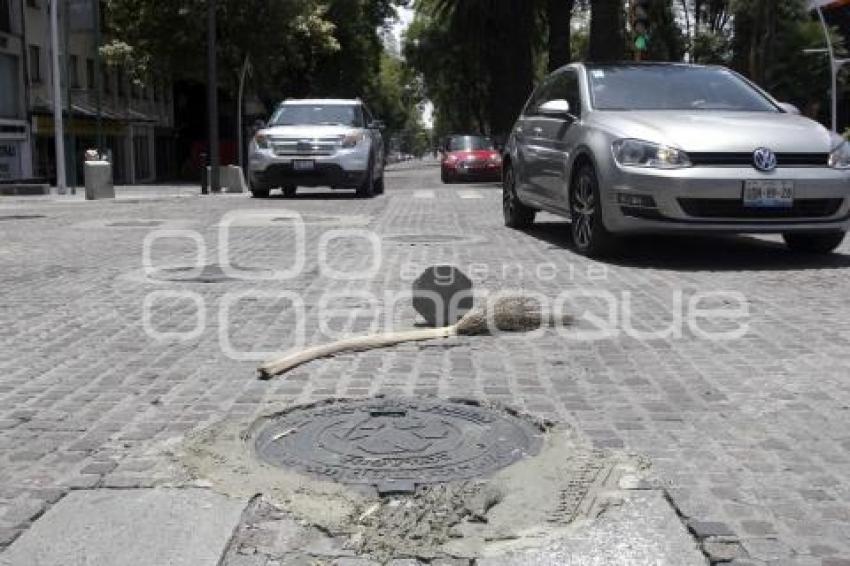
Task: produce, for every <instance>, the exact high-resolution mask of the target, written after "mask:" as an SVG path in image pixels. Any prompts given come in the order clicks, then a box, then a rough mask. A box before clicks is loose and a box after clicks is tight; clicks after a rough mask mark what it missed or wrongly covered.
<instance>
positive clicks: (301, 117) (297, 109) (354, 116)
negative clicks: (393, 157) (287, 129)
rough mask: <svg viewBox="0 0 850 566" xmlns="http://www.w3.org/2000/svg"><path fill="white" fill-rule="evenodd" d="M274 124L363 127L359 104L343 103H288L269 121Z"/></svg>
mask: <svg viewBox="0 0 850 566" xmlns="http://www.w3.org/2000/svg"><path fill="white" fill-rule="evenodd" d="M269 124H270V125H272V126H301V125H305V126H319V125H322V126H353V127H355V128H362V127H363V113H362V112H361V111H360V107H359V106H355V105H350V106H349V105H342V104H286V105H283V106H281V107H280V108H278V109H277V111H276V112H275V113H274V115H273V116H272V119H271V120H270V121H269Z"/></svg>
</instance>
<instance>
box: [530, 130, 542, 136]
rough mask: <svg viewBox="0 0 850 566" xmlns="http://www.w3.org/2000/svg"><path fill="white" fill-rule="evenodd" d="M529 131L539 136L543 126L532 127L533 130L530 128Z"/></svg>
mask: <svg viewBox="0 0 850 566" xmlns="http://www.w3.org/2000/svg"><path fill="white" fill-rule="evenodd" d="M531 131H532V132H534V133H535V134H536V135H538V136H539V135H540V134H542V133H543V128H534V129H533V130H531Z"/></svg>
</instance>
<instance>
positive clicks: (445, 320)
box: [413, 265, 473, 327]
mask: <svg viewBox="0 0 850 566" xmlns="http://www.w3.org/2000/svg"><path fill="white" fill-rule="evenodd" d="M472 304H473V303H472V281H471V280H470V279H469V277H467V276H466V275H465V274H464V273H463V272H462V271H461V270H460V269H458V268H457V267H454V266H453V265H434V266H431V267H429V268H428V269H426V270H425V271H424V272H423V273H422V275H420V276H419V277H418V278H417V279H416V281H414V282H413V308H414V309H416V312H418V313H419V314H420V315H421V316H422V318H424V319H425V321H426V322H427V323H428V325H429V326H433V327H441V326H448V325H451V324H454V323H456V322H457V321H458V320H460V319H461V318H462V317H463V315H464V314H466V313H467V312H469V310H470V309H472Z"/></svg>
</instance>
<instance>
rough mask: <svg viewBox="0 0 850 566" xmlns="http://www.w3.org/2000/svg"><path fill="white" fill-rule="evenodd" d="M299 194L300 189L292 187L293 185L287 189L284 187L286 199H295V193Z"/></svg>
mask: <svg viewBox="0 0 850 566" xmlns="http://www.w3.org/2000/svg"><path fill="white" fill-rule="evenodd" d="M297 192H298V187H295V186H292V185H290V186H287V187H283V196H285V197H294V196H295V193H297Z"/></svg>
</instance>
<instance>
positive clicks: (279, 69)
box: [103, 0, 340, 101]
mask: <svg viewBox="0 0 850 566" xmlns="http://www.w3.org/2000/svg"><path fill="white" fill-rule="evenodd" d="M206 6H207V2H206V1H205V0H181V1H180V2H163V1H158V0H106V2H105V11H104V20H105V23H106V31H107V44H106V46H105V47H104V48H103V51H104V54H105V55H106V59H107V62H108V63H110V64H112V65H122V66H125V67H126V68H127V69H128V70H129V71H130V72H131V74H132V75H133V76H134V78H135V79H136V80H137V81H146V80H148V79H149V78H150V77H151V76H155V75H165V76H169V77H175V78H180V79H184V80H186V79H189V80H192V79H194V80H198V81H203V79H204V74H203V73H204V69H205V65H204V60H205V49H206V18H205V14H206ZM217 10H218V14H217V20H218V27H219V30H218V32H219V39H220V43H219V45H220V49H219V65H220V69H221V70H222V73H221V74H220V77H221V83H220V86H221V87H222V88H224V89H227V90H230V91H233V90H235V88H236V84H237V82H238V75H239V70H240V69H241V67H242V63H243V61H244V59H245V57H246V56H248V57H250V59H251V61H252V62H253V64H254V67H255V68H256V69H262V73H256V80H257V84H256V86H257V88H258V91H259V93H260V96H261V98H263V99H265V100H266V101H271V100H279V99H280V98H281V96H282V94H283V93H284V92H290V91H291V90H294V89H296V88H297V86H298V85H299V84H300V79H301V78H303V77H304V76H305V75H306V76H310V74H311V73H312V72H313V64H314V61H315V59H316V56H317V55H321V54H326V53H332V52H335V51H338V50H339V47H340V46H339V43H338V41H337V40H336V38H335V37H334V32H335V28H334V26H333V24H332V23H331V22H329V21H328V20H327V19H326V18H325V11H326V8H325V6H324V4H323V3H322V2H320V0H219V1H218V3H217ZM258 38H262V41H258Z"/></svg>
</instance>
